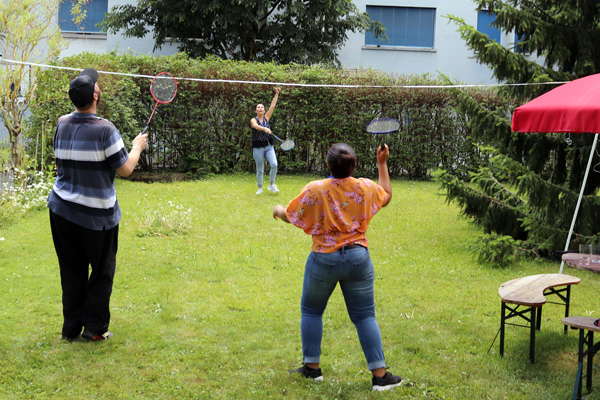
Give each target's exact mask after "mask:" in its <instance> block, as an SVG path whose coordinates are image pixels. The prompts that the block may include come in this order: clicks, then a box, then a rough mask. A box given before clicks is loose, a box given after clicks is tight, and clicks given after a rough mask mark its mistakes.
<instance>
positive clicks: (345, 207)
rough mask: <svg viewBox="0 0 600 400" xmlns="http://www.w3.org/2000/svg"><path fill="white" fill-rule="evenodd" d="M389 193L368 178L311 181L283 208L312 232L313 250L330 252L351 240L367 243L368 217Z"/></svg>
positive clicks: (380, 205)
mask: <svg viewBox="0 0 600 400" xmlns="http://www.w3.org/2000/svg"><path fill="white" fill-rule="evenodd" d="M388 198H389V195H388V194H387V192H386V191H385V190H384V189H383V188H382V187H381V186H379V185H378V184H376V183H375V182H373V181H372V180H370V179H366V178H360V179H356V178H353V177H348V178H344V179H336V178H328V179H323V180H318V181H312V182H310V183H309V184H308V185H306V186H305V187H304V188H303V189H302V191H301V192H300V195H298V197H296V198H295V199H293V200H292V201H290V204H289V205H288V206H287V209H286V216H287V218H288V220H289V221H290V222H291V223H292V224H293V225H295V226H297V227H298V228H302V229H303V230H304V232H305V233H307V234H309V235H312V238H313V245H312V251H314V252H316V253H333V252H334V251H337V250H338V249H340V248H341V247H344V246H348V245H350V244H360V245H362V246H365V247H369V242H368V241H367V236H366V233H367V228H368V227H369V221H370V220H371V218H373V216H374V215H375V214H377V212H378V211H379V210H380V209H381V207H382V206H383V204H385V203H386V202H387V201H388Z"/></svg>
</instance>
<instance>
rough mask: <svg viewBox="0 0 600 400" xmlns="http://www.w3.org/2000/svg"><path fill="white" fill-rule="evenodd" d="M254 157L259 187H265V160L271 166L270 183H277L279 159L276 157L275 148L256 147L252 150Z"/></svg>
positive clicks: (270, 146) (269, 146)
mask: <svg viewBox="0 0 600 400" xmlns="http://www.w3.org/2000/svg"><path fill="white" fill-rule="evenodd" d="M252 155H253V156H254V162H255V163H256V183H258V187H259V188H260V187H263V174H264V172H265V158H266V159H267V161H268V162H269V165H270V166H271V170H270V171H269V183H275V177H276V176H277V157H276V156H275V149H274V148H273V146H272V145H268V146H265V147H255V148H253V149H252Z"/></svg>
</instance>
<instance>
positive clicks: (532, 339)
mask: <svg viewBox="0 0 600 400" xmlns="http://www.w3.org/2000/svg"><path fill="white" fill-rule="evenodd" d="M536 311H537V308H536V307H531V324H530V325H531V334H530V336H529V359H530V360H531V363H532V364H533V363H534V358H535V330H536V329H537V328H536V326H535V325H536V320H537V318H536V315H535V314H536Z"/></svg>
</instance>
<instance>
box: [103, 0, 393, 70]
mask: <svg viewBox="0 0 600 400" xmlns="http://www.w3.org/2000/svg"><path fill="white" fill-rule="evenodd" d="M102 26H103V28H104V29H106V30H107V31H109V32H117V31H119V30H121V29H123V30H124V35H125V36H126V37H144V36H146V35H147V34H148V33H150V30H152V33H153V35H154V41H155V49H157V48H160V47H161V46H162V45H164V44H165V43H167V42H172V43H176V44H177V46H178V48H179V50H180V51H183V52H186V53H188V54H189V55H190V56H191V57H193V58H198V57H205V56H207V55H213V56H216V57H219V58H222V59H234V60H244V61H275V62H278V63H282V64H287V63H291V62H294V63H299V64H315V63H336V62H337V52H338V50H339V48H340V47H341V46H342V45H343V43H344V42H345V41H346V39H347V33H348V32H349V31H352V32H356V31H365V30H369V29H372V30H373V31H374V32H375V33H376V35H378V36H382V37H385V34H384V33H383V26H382V25H381V24H380V23H377V22H373V21H371V20H370V19H369V16H368V14H367V13H359V11H358V9H357V8H356V6H355V5H354V3H353V2H352V1H351V0H311V1H298V0H271V1H258V0H244V1H231V2H229V1H212V0H204V1H197V0H180V1H176V2H173V1H170V0H138V3H137V5H121V6H116V7H113V8H112V9H111V10H110V12H109V13H108V14H107V15H106V18H105V20H104V21H103V23H102Z"/></svg>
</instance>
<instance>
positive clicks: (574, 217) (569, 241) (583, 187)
mask: <svg viewBox="0 0 600 400" xmlns="http://www.w3.org/2000/svg"><path fill="white" fill-rule="evenodd" d="M597 143H598V134H597V133H596V134H595V135H594V143H593V144H592V151H590V158H589V160H588V164H587V168H586V169H585V176H584V177H583V183H582V184H581V190H580V191H579V198H578V199H577V206H576V207H575V212H574V213H573V221H571V228H570V229H569V236H567V243H565V251H567V250H569V243H571V235H572V234H573V228H574V227H575V221H576V220H577V214H578V213H579V206H580V205H581V199H582V198H583V191H584V190H585V183H586V182H587V178H588V175H589V173H590V167H591V166H592V158H594V152H595V151H596V144H597ZM561 258H562V257H561ZM564 266H565V262H564V260H563V261H561V263H560V271H559V272H558V273H559V274H562V272H563V267H564Z"/></svg>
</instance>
